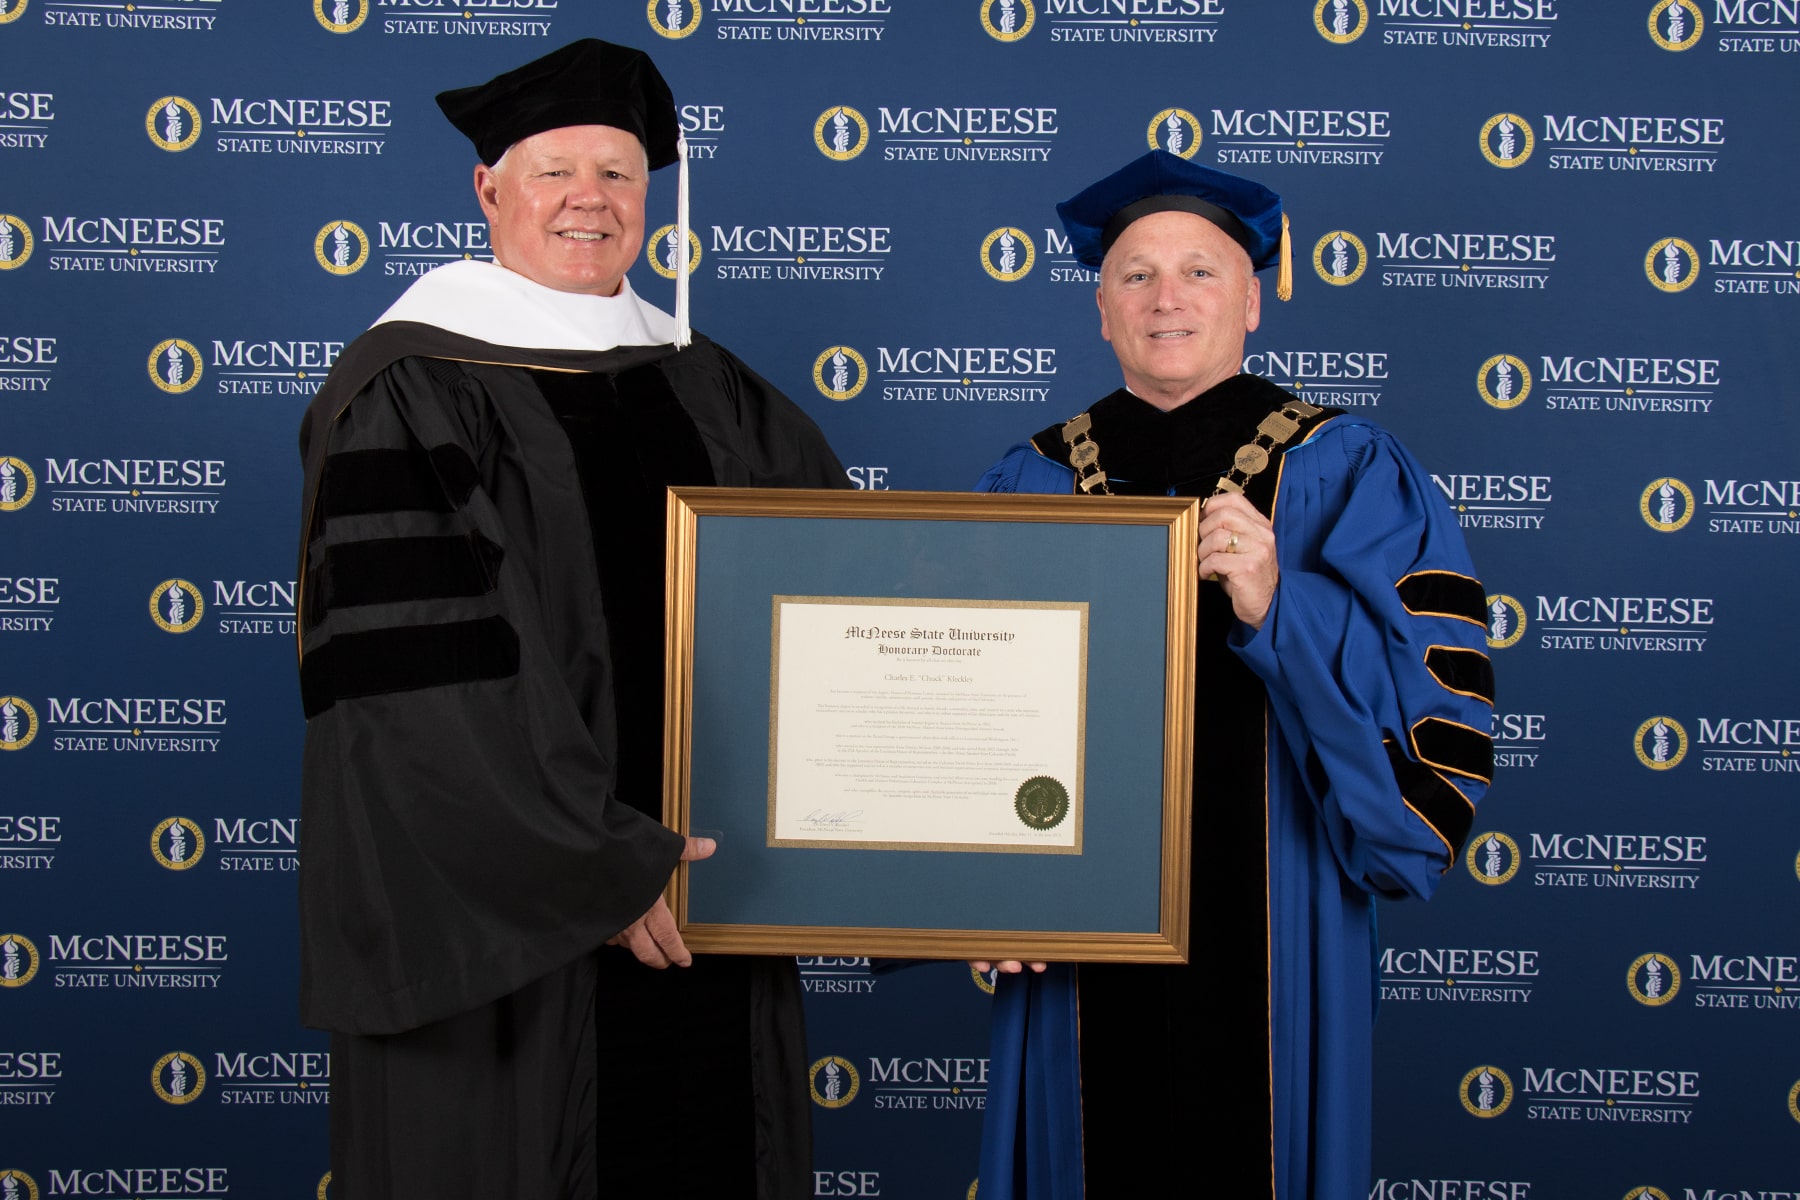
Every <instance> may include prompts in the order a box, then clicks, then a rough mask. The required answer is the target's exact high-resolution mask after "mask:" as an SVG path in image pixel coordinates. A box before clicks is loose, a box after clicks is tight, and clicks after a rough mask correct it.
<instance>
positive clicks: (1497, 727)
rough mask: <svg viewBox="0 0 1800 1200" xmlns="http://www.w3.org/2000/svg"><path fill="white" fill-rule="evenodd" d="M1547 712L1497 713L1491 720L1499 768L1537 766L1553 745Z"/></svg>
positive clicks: (1491, 732) (1491, 731)
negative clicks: (1542, 755) (1546, 748)
mask: <svg viewBox="0 0 1800 1200" xmlns="http://www.w3.org/2000/svg"><path fill="white" fill-rule="evenodd" d="M1546 721H1547V718H1546V716H1545V714H1543V713H1514V712H1496V713H1494V714H1493V715H1492V716H1491V717H1490V718H1489V730H1490V732H1489V736H1490V737H1492V738H1493V741H1494V765H1495V766H1496V767H1526V768H1529V767H1535V766H1537V762H1538V756H1539V755H1541V754H1543V752H1544V747H1545V746H1546V745H1547V744H1548V742H1549V735H1548V733H1546V732H1545V723H1546Z"/></svg>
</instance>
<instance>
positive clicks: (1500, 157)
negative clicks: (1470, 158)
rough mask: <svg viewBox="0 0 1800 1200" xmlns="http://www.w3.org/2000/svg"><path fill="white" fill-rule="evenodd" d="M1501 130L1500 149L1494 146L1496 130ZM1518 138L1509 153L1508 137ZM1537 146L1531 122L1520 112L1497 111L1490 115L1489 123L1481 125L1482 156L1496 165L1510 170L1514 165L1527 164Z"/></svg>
mask: <svg viewBox="0 0 1800 1200" xmlns="http://www.w3.org/2000/svg"><path fill="white" fill-rule="evenodd" d="M1496 129H1497V130H1499V131H1500V138H1501V146H1500V149H1498V150H1496V149H1495V148H1494V138H1493V135H1494V131H1495V130H1496ZM1509 137H1511V138H1515V139H1517V140H1516V141H1515V142H1514V143H1513V146H1512V148H1511V153H1508V152H1507V151H1508V147H1507V146H1506V144H1505V140H1506V139H1507V138H1509ZM1536 148H1537V138H1536V136H1534V135H1533V134H1532V132H1531V122H1529V121H1527V120H1526V119H1525V118H1524V117H1521V116H1520V115H1519V114H1518V113H1495V114H1494V115H1493V116H1491V117H1489V118H1488V120H1487V124H1485V125H1483V126H1482V127H1481V157H1483V158H1485V159H1487V160H1488V161H1489V162H1491V163H1493V164H1494V165H1495V166H1496V167H1500V168H1503V169H1505V170H1508V171H1510V170H1511V169H1512V168H1514V167H1520V166H1524V165H1525V160H1526V159H1528V158H1530V157H1531V152H1532V151H1533V150H1535V149H1536Z"/></svg>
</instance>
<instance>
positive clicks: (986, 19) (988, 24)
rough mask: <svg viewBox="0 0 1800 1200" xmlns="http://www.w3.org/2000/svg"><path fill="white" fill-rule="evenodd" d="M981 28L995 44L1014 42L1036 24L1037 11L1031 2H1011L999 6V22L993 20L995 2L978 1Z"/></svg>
mask: <svg viewBox="0 0 1800 1200" xmlns="http://www.w3.org/2000/svg"><path fill="white" fill-rule="evenodd" d="M980 3H981V27H982V28H983V29H985V30H987V35H988V36H989V37H991V38H993V39H994V40H995V41H996V42H1016V41H1018V40H1019V39H1020V38H1022V37H1024V36H1025V35H1026V34H1028V33H1030V32H1031V27H1032V26H1033V25H1036V24H1037V9H1036V8H1034V7H1033V6H1032V3H1031V0H1012V3H1010V4H1001V5H1000V20H999V21H998V22H996V21H995V20H994V16H993V13H994V5H995V0H980Z"/></svg>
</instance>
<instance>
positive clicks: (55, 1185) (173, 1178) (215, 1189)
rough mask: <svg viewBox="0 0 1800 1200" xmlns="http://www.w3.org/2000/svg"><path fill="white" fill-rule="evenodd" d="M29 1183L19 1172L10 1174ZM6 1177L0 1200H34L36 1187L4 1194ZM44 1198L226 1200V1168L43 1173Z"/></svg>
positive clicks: (0, 1176) (0, 1177)
mask: <svg viewBox="0 0 1800 1200" xmlns="http://www.w3.org/2000/svg"><path fill="white" fill-rule="evenodd" d="M10 1174H11V1175H12V1176H16V1177H17V1178H19V1179H21V1180H25V1181H27V1182H30V1176H28V1175H26V1174H25V1173H24V1172H23V1171H13V1172H10ZM8 1175H9V1173H8V1172H7V1171H5V1170H0V1200H38V1196H39V1193H38V1191H37V1184H36V1183H30V1187H29V1189H27V1187H26V1184H25V1183H21V1184H20V1185H19V1190H18V1191H16V1192H13V1191H7V1190H5V1187H6V1180H7V1178H8ZM45 1179H46V1185H45V1186H46V1189H47V1190H46V1191H44V1193H43V1195H44V1196H191V1197H196V1198H197V1200H226V1198H227V1197H229V1196H230V1194H231V1175H230V1169H229V1168H227V1167H94V1168H87V1167H73V1168H69V1169H67V1170H60V1169H56V1168H52V1169H51V1170H50V1171H48V1172H46V1173H45Z"/></svg>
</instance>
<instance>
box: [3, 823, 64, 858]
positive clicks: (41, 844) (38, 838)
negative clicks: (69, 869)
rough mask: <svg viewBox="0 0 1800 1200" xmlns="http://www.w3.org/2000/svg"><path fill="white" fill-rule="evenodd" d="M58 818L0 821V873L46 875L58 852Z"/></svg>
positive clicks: (59, 828) (59, 834)
mask: <svg viewBox="0 0 1800 1200" xmlns="http://www.w3.org/2000/svg"><path fill="white" fill-rule="evenodd" d="M62 821H63V819H62V818H61V817H53V816H47V815H45V814H42V813H37V814H33V813H25V814H22V815H19V816H4V817H0V871H48V870H50V869H51V868H53V867H54V866H55V865H56V852H57V851H59V850H61V849H62V840H63V833H62Z"/></svg>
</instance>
